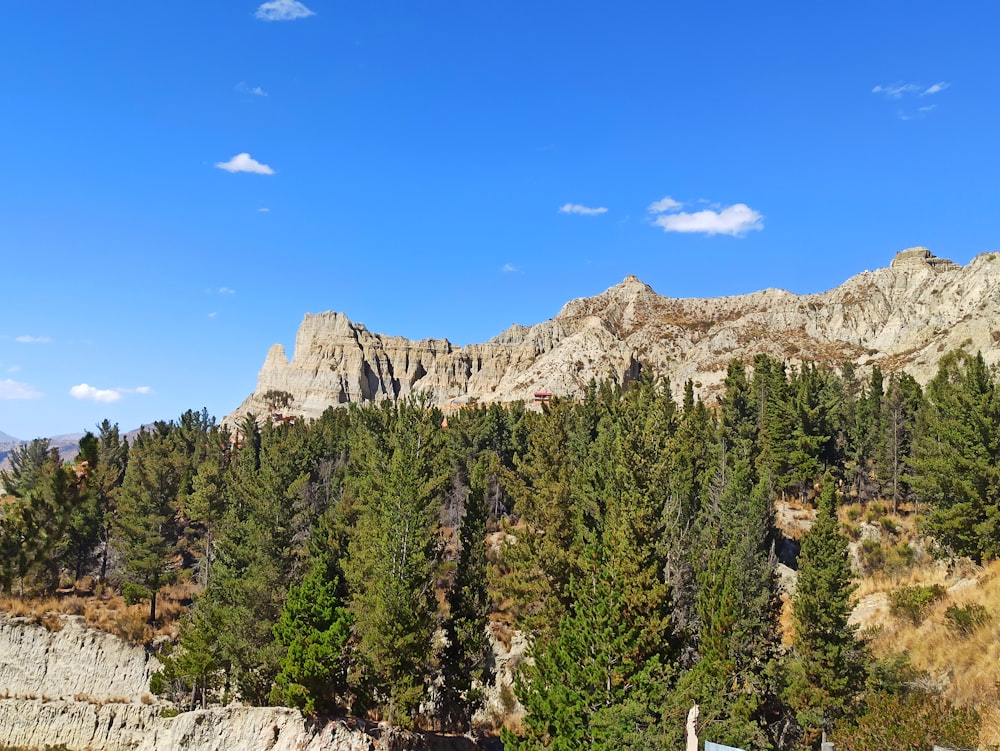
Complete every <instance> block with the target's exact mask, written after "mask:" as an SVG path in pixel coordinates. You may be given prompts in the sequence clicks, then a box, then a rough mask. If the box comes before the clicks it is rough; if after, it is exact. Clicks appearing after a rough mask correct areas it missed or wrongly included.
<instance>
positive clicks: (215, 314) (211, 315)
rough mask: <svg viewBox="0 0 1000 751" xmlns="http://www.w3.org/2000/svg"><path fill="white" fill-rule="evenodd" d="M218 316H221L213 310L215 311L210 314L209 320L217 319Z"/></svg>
mask: <svg viewBox="0 0 1000 751" xmlns="http://www.w3.org/2000/svg"><path fill="white" fill-rule="evenodd" d="M217 315H219V314H218V313H216V312H215V311H214V310H213V311H212V312H211V313H209V314H208V317H209V318H215V317H216V316H217Z"/></svg>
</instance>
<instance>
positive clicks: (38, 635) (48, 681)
mask: <svg viewBox="0 0 1000 751" xmlns="http://www.w3.org/2000/svg"><path fill="white" fill-rule="evenodd" d="M59 623H60V625H61V628H60V629H59V630H58V631H50V630H48V629H46V628H43V627H42V626H38V625H34V624H33V623H32V622H30V621H28V620H26V619H24V618H3V617H0V696H4V697H15V698H25V697H28V698H31V699H36V698H37V699H40V700H45V701H56V700H62V701H74V700H77V701H86V702H91V703H95V704H97V703H100V704H103V703H109V702H111V703H118V704H122V703H130V702H141V701H142V700H143V698H145V699H146V700H147V701H149V700H150V696H149V679H150V677H151V676H152V674H153V673H154V672H155V671H157V670H159V669H160V663H159V662H157V661H156V658H154V657H152V656H151V655H150V654H149V653H148V652H147V651H146V650H145V649H143V648H142V647H137V646H135V645H132V644H128V643H126V642H124V641H122V640H121V639H119V638H118V637H116V636H112V635H111V634H106V633H104V632H103V631H97V630H96V629H92V628H87V627H86V626H85V625H84V623H83V619H82V618H80V617H79V616H64V617H62V618H61V619H60V620H59Z"/></svg>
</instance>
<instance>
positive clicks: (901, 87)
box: [872, 81, 951, 120]
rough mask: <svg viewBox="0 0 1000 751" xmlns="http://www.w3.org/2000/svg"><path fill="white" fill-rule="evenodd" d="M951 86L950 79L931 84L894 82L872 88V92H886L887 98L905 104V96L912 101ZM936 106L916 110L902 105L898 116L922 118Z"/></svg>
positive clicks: (905, 118) (906, 118) (902, 117)
mask: <svg viewBox="0 0 1000 751" xmlns="http://www.w3.org/2000/svg"><path fill="white" fill-rule="evenodd" d="M950 86H951V84H950V83H949V82H948V81H938V82H937V83H934V84H931V85H930V86H924V85H923V84H918V83H894V84H888V85H886V86H881V85H879V86H876V87H875V88H873V89H872V93H873V94H884V95H885V96H886V98H888V99H892V100H894V101H900V104H901V105H904V102H903V101H901V100H904V98H905V99H906V100H910V101H912V100H913V99H915V98H920V97H925V96H931V95H932V94H940V93H941V92H942V91H944V90H945V89H947V88H949V87H950ZM910 107H912V105H910ZM936 107H937V105H935V104H932V105H929V106H925V107H918V108H917V109H915V110H914V109H910V108H903V107H901V108H900V109H898V110H897V111H896V116H897V117H898V118H899V119H900V120H921V119H923V118H925V117H927V115H928V114H929V113H930V112H932V111H933V110H934V109H935V108H936Z"/></svg>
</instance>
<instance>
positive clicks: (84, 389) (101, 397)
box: [69, 383, 153, 404]
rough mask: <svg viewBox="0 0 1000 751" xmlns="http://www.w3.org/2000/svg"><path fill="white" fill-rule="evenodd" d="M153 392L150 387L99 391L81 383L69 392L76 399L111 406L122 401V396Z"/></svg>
mask: <svg viewBox="0 0 1000 751" xmlns="http://www.w3.org/2000/svg"><path fill="white" fill-rule="evenodd" d="M152 391H153V390H152V389H151V388H149V386H137V387H136V388H134V389H126V388H116V389H99V388H95V387H94V386H91V385H89V384H86V383H80V384H77V385H76V386H73V388H71V389H70V390H69V394H70V396H72V397H74V398H76V399H89V400H90V401H94V402H104V403H105V404H111V403H112V402H117V401H121V398H122V394H151V393H152Z"/></svg>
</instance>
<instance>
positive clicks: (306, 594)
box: [271, 557, 351, 715]
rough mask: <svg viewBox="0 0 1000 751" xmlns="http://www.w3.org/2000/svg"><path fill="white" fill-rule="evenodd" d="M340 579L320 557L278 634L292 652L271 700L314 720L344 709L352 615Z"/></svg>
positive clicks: (288, 605) (292, 596) (293, 596)
mask: <svg viewBox="0 0 1000 751" xmlns="http://www.w3.org/2000/svg"><path fill="white" fill-rule="evenodd" d="M337 589H338V575H337V572H336V567H335V566H334V564H333V562H332V561H331V560H329V559H327V560H324V557H320V558H319V559H317V561H316V562H315V564H314V566H313V568H312V570H311V571H310V572H309V573H308V574H307V575H306V577H305V579H304V580H303V582H302V584H300V585H298V586H295V587H292V590H291V591H290V592H289V594H288V599H287V600H285V606H284V608H283V610H282V612H281V618H280V619H279V620H278V622H277V623H275V624H274V627H273V631H274V636H275V639H276V640H277V642H278V644H280V645H281V646H282V647H284V648H285V650H286V652H285V654H284V656H283V657H282V658H281V672H280V673H278V675H277V678H275V683H274V688H273V690H272V691H271V701H272V702H277V703H279V704H283V705H285V706H290V707H295V708H296V709H300V710H301V711H302V712H304V713H305V714H308V715H314V714H332V713H334V712H336V711H338V710H341V709H343V708H344V704H345V700H344V697H345V695H346V693H347V668H348V661H347V658H346V654H345V650H346V647H347V642H348V640H349V639H350V636H351V615H350V612H349V611H348V609H347V608H346V607H345V606H344V605H343V604H342V602H341V597H340V595H339V594H338V592H337Z"/></svg>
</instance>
